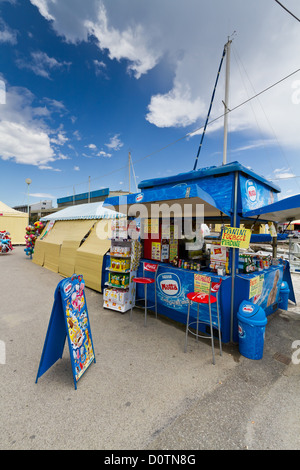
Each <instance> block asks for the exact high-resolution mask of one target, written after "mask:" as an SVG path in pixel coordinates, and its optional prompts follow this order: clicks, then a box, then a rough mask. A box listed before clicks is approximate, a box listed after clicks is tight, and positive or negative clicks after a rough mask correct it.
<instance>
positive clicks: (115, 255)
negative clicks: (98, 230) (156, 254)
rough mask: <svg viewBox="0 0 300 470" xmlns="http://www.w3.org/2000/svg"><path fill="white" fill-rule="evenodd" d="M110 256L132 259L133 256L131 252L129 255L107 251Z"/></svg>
mask: <svg viewBox="0 0 300 470" xmlns="http://www.w3.org/2000/svg"><path fill="white" fill-rule="evenodd" d="M107 254H108V256H111V257H112V258H120V259H130V258H131V254H129V255H126V256H125V255H120V254H114V253H110V252H109V253H107Z"/></svg>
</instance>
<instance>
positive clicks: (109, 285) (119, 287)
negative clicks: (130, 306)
mask: <svg viewBox="0 0 300 470" xmlns="http://www.w3.org/2000/svg"><path fill="white" fill-rule="evenodd" d="M105 285H106V286H108V287H114V288H115V289H129V286H130V284H127V285H126V286H119V285H116V284H111V283H110V282H105Z"/></svg>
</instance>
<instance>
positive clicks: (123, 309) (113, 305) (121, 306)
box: [103, 300, 131, 313]
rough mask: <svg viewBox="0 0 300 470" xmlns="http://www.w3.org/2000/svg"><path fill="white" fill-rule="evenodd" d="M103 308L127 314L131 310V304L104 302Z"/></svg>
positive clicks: (128, 302)
mask: <svg viewBox="0 0 300 470" xmlns="http://www.w3.org/2000/svg"><path fill="white" fill-rule="evenodd" d="M103 307H104V308H109V309H110V310H116V311H117V312H122V313H125V312H127V310H129V309H130V308H131V302H130V301H129V300H127V301H126V302H125V303H124V304H118V303H117V302H112V301H111V300H104V303H103Z"/></svg>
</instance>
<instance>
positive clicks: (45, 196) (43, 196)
mask: <svg viewBox="0 0 300 470" xmlns="http://www.w3.org/2000/svg"><path fill="white" fill-rule="evenodd" d="M29 196H30V197H37V198H38V199H56V196H52V194H48V193H30V194H29Z"/></svg>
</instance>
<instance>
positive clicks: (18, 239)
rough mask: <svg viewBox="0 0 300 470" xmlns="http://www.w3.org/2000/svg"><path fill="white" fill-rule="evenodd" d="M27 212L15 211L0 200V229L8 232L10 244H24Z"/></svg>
mask: <svg viewBox="0 0 300 470" xmlns="http://www.w3.org/2000/svg"><path fill="white" fill-rule="evenodd" d="M27 225H28V214H26V213H25V212H20V211H16V210H15V209H12V208H11V207H9V206H7V205H6V204H4V202H1V201H0V230H1V231H2V230H6V231H7V232H9V233H10V236H11V243H12V245H25V234H26V227H27Z"/></svg>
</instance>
